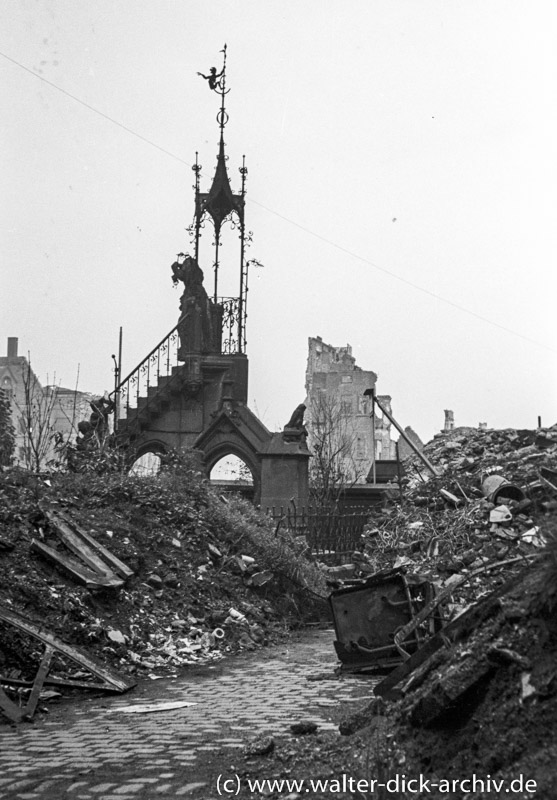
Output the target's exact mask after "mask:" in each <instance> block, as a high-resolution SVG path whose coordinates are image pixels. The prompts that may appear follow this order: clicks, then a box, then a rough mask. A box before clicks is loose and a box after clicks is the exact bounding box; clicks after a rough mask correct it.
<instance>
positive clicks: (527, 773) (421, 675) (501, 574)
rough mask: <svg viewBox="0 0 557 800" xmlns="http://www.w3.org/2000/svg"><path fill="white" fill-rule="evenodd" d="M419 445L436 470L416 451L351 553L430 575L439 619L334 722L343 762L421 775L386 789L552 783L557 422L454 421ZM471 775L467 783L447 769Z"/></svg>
mask: <svg viewBox="0 0 557 800" xmlns="http://www.w3.org/2000/svg"><path fill="white" fill-rule="evenodd" d="M426 454H427V456H428V457H429V459H430V461H431V462H432V464H433V465H434V466H435V467H436V473H437V474H436V475H435V476H433V475H430V476H426V475H425V474H423V473H424V470H423V466H422V465H421V464H420V462H418V461H412V463H411V464H410V468H409V470H408V472H409V477H408V478H407V481H408V485H407V491H406V494H405V499H404V503H403V504H402V505H400V506H396V507H387V508H384V509H383V510H382V512H381V514H380V515H379V516H378V517H377V518H374V520H373V523H372V524H370V526H369V527H368V529H367V531H366V534H365V537H364V538H365V546H364V548H363V549H362V552H361V554H360V555H359V558H358V557H357V558H356V559H355V564H356V565H357V568H358V570H359V571H360V573H361V574H362V575H364V576H365V575H367V574H369V573H372V572H376V571H377V570H378V569H385V568H392V567H394V566H399V567H401V568H402V569H407V570H408V571H409V572H414V573H419V574H422V575H427V576H428V577H429V578H430V579H431V580H432V581H433V583H434V584H435V585H436V587H437V590H438V591H439V592H444V593H445V594H447V595H448V596H449V597H450V603H448V604H447V605H446V607H445V609H444V627H443V628H442V630H441V631H440V632H439V633H437V634H436V635H435V636H433V637H432V638H431V639H429V640H428V641H426V643H425V644H424V645H423V646H422V648H421V650H417V651H416V652H415V653H414V654H413V655H411V656H410V657H407V659H406V660H403V661H402V662H401V664H400V665H399V666H398V667H397V668H396V669H395V670H393V671H392V672H390V673H389V674H388V675H386V676H384V677H383V678H382V680H381V681H380V682H379V683H378V684H376V685H375V686H374V693H375V695H376V698H375V699H374V700H372V701H371V702H370V703H369V705H368V706H367V707H366V708H364V709H362V710H360V711H359V712H358V713H356V714H354V715H352V716H351V717H349V718H347V719H346V720H345V721H344V722H343V723H342V724H341V726H340V730H341V732H342V733H344V734H347V735H348V734H350V737H349V738H348V740H347V744H346V745H345V746H344V749H343V752H344V758H345V762H346V763H347V764H348V763H349V764H350V765H351V769H352V770H353V771H354V772H356V773H357V774H359V775H361V776H362V777H366V778H368V779H371V778H377V776H382V777H384V779H385V781H387V780H389V779H394V778H395V777H396V776H397V775H399V776H400V774H401V773H402V772H404V774H405V775H406V776H407V777H408V778H415V777H418V776H420V775H421V776H422V777H423V779H424V780H426V781H428V780H429V784H428V787H429V788H428V789H424V790H423V792H422V793H420V792H419V791H416V792H415V793H414V794H411V795H408V794H405V793H404V791H403V790H401V791H400V794H396V793H395V794H394V795H393V796H401V797H402V796H412V797H416V798H417V797H422V796H423V797H426V796H427V797H431V798H435V797H446V796H449V795H450V796H454V797H457V796H458V797H460V796H463V797H467V798H469V800H472V798H477V800H479V799H480V798H487V797H508V796H520V797H532V796H534V794H533V791H535V792H536V796H540V797H554V796H555V792H556V791H557V769H556V766H555V765H556V764H557V745H556V744H555V730H556V728H557V623H556V621H555V609H556V608H557V535H556V532H557V524H556V519H555V514H554V509H555V505H556V504H557V503H556V501H557V426H554V427H552V428H549V429H545V430H541V431H540V430H538V431H515V430H503V431H481V430H479V431H478V430H469V429H460V430H458V429H457V430H455V431H453V432H451V433H449V434H446V435H443V436H439V437H436V438H435V439H434V440H433V442H431V443H430V444H429V445H427V446H426ZM494 477H495V478H500V480H493V478H494ZM451 587H453V590H452V591H451ZM446 590H447V591H446ZM395 640H396V637H395ZM340 747H341V749H342V746H340ZM472 776H476V777H477V781H476V783H475V784H474V785H473V786H472V784H471V782H470V783H469V784H468V785H467V791H464V789H461V790H458V789H453V790H451V788H450V784H447V783H446V780H447V779H462V780H464V779H467V778H472ZM488 778H490V780H492V783H488V782H487V779H488ZM482 779H483V783H482ZM520 780H522V785H521V786H519V783H520ZM526 780H530V781H532V780H534V781H535V782H536V788H535V789H534V790H533V789H532V783H530V784H529V789H528V790H527V791H526V793H525V788H524V785H523V784H524V782H525V781H526ZM493 781H496V783H493ZM513 782H514V783H513ZM391 785H394V783H393V784H391ZM447 786H449V788H448V789H447ZM496 787H499V788H496ZM510 787H514V788H510ZM399 788H400V787H399ZM451 791H452V792H453V793H452V794H450V792H451ZM447 792H449V794H447ZM509 792H510V794H509ZM514 792H517V793H514Z"/></svg>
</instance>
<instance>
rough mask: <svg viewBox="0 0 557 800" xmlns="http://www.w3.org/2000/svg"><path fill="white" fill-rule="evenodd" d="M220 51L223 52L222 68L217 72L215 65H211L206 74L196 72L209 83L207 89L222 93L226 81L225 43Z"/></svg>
mask: <svg viewBox="0 0 557 800" xmlns="http://www.w3.org/2000/svg"><path fill="white" fill-rule="evenodd" d="M221 53H224V59H223V65H222V69H221V71H220V72H219V73H218V74H217V68H216V67H211V69H210V70H209V74H208V75H204V74H203V73H202V72H198V73H197V74H198V75H199V76H200V77H201V78H203V79H204V80H206V81H207V82H208V83H209V89H211V90H212V91H214V92H219V93H220V94H224V92H225V81H226V45H224V48H223V49H222V50H221Z"/></svg>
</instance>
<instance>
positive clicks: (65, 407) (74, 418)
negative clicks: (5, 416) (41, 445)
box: [0, 337, 93, 466]
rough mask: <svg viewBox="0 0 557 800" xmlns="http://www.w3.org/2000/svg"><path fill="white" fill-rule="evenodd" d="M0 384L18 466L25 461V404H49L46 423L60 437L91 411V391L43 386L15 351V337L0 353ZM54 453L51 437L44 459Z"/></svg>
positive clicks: (66, 436)
mask: <svg viewBox="0 0 557 800" xmlns="http://www.w3.org/2000/svg"><path fill="white" fill-rule="evenodd" d="M26 384H27V388H26ZM0 387H1V388H2V389H4V391H5V392H6V395H7V397H8V399H9V401H10V406H11V413H12V423H13V426H14V430H15V451H14V464H15V465H18V466H26V465H27V464H28V454H27V446H28V445H27V435H26V432H25V428H26V421H25V420H26V417H27V414H26V408H27V407H29V406H33V405H37V406H40V407H41V408H42V409H48V408H50V412H49V413H48V420H47V421H46V424H47V427H48V428H49V429H50V434H51V435H52V436H54V434H59V435H60V436H61V437H62V440H63V441H68V440H69V439H70V438H74V436H75V432H76V428H77V424H78V422H80V420H83V419H88V418H89V416H90V414H91V408H90V406H89V402H90V401H91V400H92V399H93V395H91V394H88V393H86V392H78V391H76V390H74V389H64V388H63V387H61V386H54V385H51V386H42V384H41V382H40V381H39V379H38V378H37V376H36V375H35V373H34V372H33V369H32V367H31V364H30V362H29V360H28V359H27V358H26V357H25V356H20V355H18V339H17V338H16V337H9V338H8V347H7V353H6V355H5V356H0ZM53 395H54V396H53ZM37 413H38V412H37ZM54 455H55V452H54V441H52V442H51V446H50V447H49V449H48V453H47V454H46V456H45V462H47V461H49V460H50V459H52V458H53V457H54Z"/></svg>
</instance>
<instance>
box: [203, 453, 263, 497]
mask: <svg viewBox="0 0 557 800" xmlns="http://www.w3.org/2000/svg"><path fill="white" fill-rule="evenodd" d="M209 479H210V481H211V483H212V484H213V485H214V486H226V487H227V488H231V489H233V488H234V487H235V486H236V487H238V489H242V488H249V487H251V488H252V489H253V485H254V480H253V474H252V471H251V469H250V468H249V466H248V465H247V464H246V462H245V461H244V460H243V459H241V458H240V456H237V455H234V454H233V453H231V454H229V455H226V456H222V458H220V459H219V460H218V461H217V462H216V463H215V464H214V465H213V468H212V469H211V472H210V473H209Z"/></svg>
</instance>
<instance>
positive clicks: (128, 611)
mask: <svg viewBox="0 0 557 800" xmlns="http://www.w3.org/2000/svg"><path fill="white" fill-rule="evenodd" d="M62 517H64V519H66V520H69V521H73V522H74V523H75V525H76V526H77V527H78V528H79V529H81V530H82V531H83V534H84V535H88V536H90V537H91V541H93V542H94V543H98V546H99V547H102V548H103V550H104V551H105V552H106V551H109V552H110V554H112V555H113V556H114V557H115V560H119V562H121V565H122V566H124V565H126V566H127V568H129V569H128V572H129V573H132V574H131V576H130V577H129V578H127V579H126V580H125V581H124V580H119V581H117V582H115V583H114V586H116V587H117V588H110V586H108V587H101V588H88V586H86V585H80V584H79V583H78V582H77V581H76V579H75V577H71V575H70V574H69V573H68V572H67V571H66V570H64V569H61V568H60V567H61V565H64V564H66V562H69V561H70V560H71V558H74V559H75V558H76V557H75V556H73V555H72V554H71V553H70V552H69V551H67V549H66V547H65V545H64V544H63V543H62V542H61V541H60V539H59V538H58V537H57V536H56V531H55V529H54V527H53V525H52V520H53V519H60V518H62ZM0 523H1V533H0V543H1V545H2V546H0V562H1V569H2V575H3V580H2V582H1V584H0V607H5V608H6V609H12V610H13V611H17V612H19V613H20V614H23V615H25V617H26V618H28V619H29V620H30V621H32V622H34V623H36V624H39V625H40V626H41V627H44V628H45V629H48V630H49V631H51V632H52V634H53V635H56V636H57V637H58V638H59V639H61V640H63V641H64V642H67V643H69V644H71V645H76V646H78V647H79V648H81V649H82V650H85V651H86V652H88V653H90V654H92V655H93V656H95V657H97V658H99V659H100V660H101V661H103V662H105V663H107V664H109V665H110V666H111V667H112V668H116V669H118V670H119V671H120V672H122V673H123V674H129V675H131V676H135V677H137V678H140V677H147V676H151V677H156V676H158V675H161V674H172V673H174V672H175V671H176V670H177V669H179V668H181V667H184V666H188V665H192V664H199V663H204V662H207V661H212V660H215V659H220V658H222V656H223V654H225V653H230V652H234V651H236V650H239V649H253V648H256V647H258V646H261V645H263V644H266V643H267V642H270V641H274V640H277V639H278V638H280V637H281V636H283V635H284V634H285V633H286V631H287V630H288V629H289V628H290V627H291V626H292V625H293V624H296V623H299V622H301V621H302V619H303V618H304V615H309V618H311V615H312V614H319V613H320V612H321V611H322V609H323V608H324V603H323V601H322V600H321V598H322V597H323V596H325V595H326V589H325V582H324V579H323V577H322V574H321V573H320V571H319V569H318V568H317V567H316V566H315V565H313V564H311V563H309V562H307V561H306V560H305V559H304V558H303V557H302V556H301V555H300V553H299V552H298V549H297V545H296V542H295V541H294V540H293V539H292V538H291V537H290V536H289V534H288V533H286V532H280V534H279V535H276V536H275V531H274V528H272V526H271V524H270V523H269V522H268V521H267V520H266V519H265V518H263V517H262V516H261V515H260V514H259V513H258V512H256V510H255V509H254V508H253V506H251V505H250V504H248V503H246V502H244V501H242V500H240V499H234V498H231V497H225V496H220V497H219V496H218V495H217V494H215V493H214V492H213V490H212V489H211V487H210V485H209V484H208V482H207V481H205V480H204V479H203V478H202V476H201V475H200V474H199V473H191V472H189V473H188V474H186V475H181V474H179V473H177V474H166V475H161V476H158V477H156V478H137V477H123V476H121V475H105V476H84V475H69V474H66V475H61V474H60V475H57V476H51V477H50V478H48V479H41V478H37V477H34V476H32V475H29V474H25V473H23V472H18V471H16V470H12V471H9V472H8V471H6V472H4V473H3V474H2V475H0ZM33 542H35V543H37V542H38V543H40V544H42V545H43V549H45V551H46V549H48V552H53V553H56V555H57V557H58V558H59V559H60V564H58V563H52V561H50V560H45V558H44V557H43V555H42V551H41V550H39V549H37V547H36V546H35V547H33V546H32V544H33ZM84 569H85V568H84ZM121 584H123V585H121ZM89 585H90V586H91V585H93V584H91V583H90V584H89ZM314 618H315V617H314ZM0 631H1V634H2V647H1V648H0V675H2V676H4V677H9V678H12V679H18V678H22V679H25V680H32V679H33V676H34V674H35V673H36V671H37V666H38V663H39V662H40V651H41V648H40V647H38V646H37V643H36V642H33V641H31V640H30V639H27V638H26V637H25V636H24V635H23V634H21V632H18V631H15V630H14V629H12V628H10V627H9V626H7V625H4V624H3V623H0ZM51 675H54V676H58V677H65V678H68V679H76V678H81V679H82V680H87V675H82V674H80V672H79V669H77V670H76V665H75V664H72V663H71V662H69V661H67V660H64V658H63V657H60V656H59V654H57V655H55V657H54V661H53V664H52V667H51ZM89 677H90V676H89Z"/></svg>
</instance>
